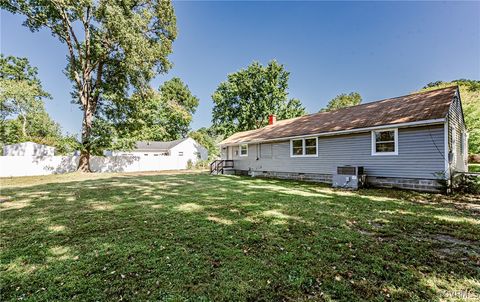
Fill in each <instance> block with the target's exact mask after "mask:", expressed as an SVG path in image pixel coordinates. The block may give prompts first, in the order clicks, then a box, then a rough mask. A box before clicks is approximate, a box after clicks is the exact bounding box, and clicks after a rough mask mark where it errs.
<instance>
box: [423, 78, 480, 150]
mask: <svg viewBox="0 0 480 302" xmlns="http://www.w3.org/2000/svg"><path fill="white" fill-rule="evenodd" d="M452 85H458V87H459V89H460V97H461V98H462V105H463V114H464V116H465V124H466V126H467V129H468V134H469V137H468V152H469V153H470V154H480V81H478V80H467V79H460V80H454V81H451V82H443V81H436V82H432V83H429V84H427V85H426V86H425V87H423V88H422V89H421V90H420V91H426V90H432V89H438V88H443V87H448V86H452Z"/></svg>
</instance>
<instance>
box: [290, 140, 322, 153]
mask: <svg viewBox="0 0 480 302" xmlns="http://www.w3.org/2000/svg"><path fill="white" fill-rule="evenodd" d="M317 145H318V139H317V138H316V137H309V138H299V139H292V140H291V141H290V156H291V157H309V156H310V157H311V156H317V155H318V153H317Z"/></svg>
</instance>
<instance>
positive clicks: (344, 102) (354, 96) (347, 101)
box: [320, 92, 362, 112]
mask: <svg viewBox="0 0 480 302" xmlns="http://www.w3.org/2000/svg"><path fill="white" fill-rule="evenodd" d="M361 102H362V96H361V95H360V94H359V93H358V92H350V93H349V94H346V93H342V94H339V95H337V96H336V97H334V98H333V99H332V100H330V102H328V104H327V107H325V108H323V109H321V110H320V112H327V111H333V110H337V109H340V108H346V107H350V106H355V105H359V104H360V103H361Z"/></svg>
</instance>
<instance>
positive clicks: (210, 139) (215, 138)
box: [188, 128, 223, 160]
mask: <svg viewBox="0 0 480 302" xmlns="http://www.w3.org/2000/svg"><path fill="white" fill-rule="evenodd" d="M188 136H189V137H191V138H193V139H194V140H195V141H196V142H197V143H199V144H200V145H202V146H204V147H205V148H206V149H207V150H208V159H209V160H213V159H217V158H218V157H219V156H220V149H219V147H218V143H219V142H220V141H221V140H222V139H223V136H220V135H216V134H215V132H214V131H213V129H211V128H200V129H198V130H196V131H192V132H190V133H189V134H188Z"/></svg>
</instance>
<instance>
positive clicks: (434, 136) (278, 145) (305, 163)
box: [233, 125, 446, 179]
mask: <svg viewBox="0 0 480 302" xmlns="http://www.w3.org/2000/svg"><path fill="white" fill-rule="evenodd" d="M444 142H445V140H444V127H443V125H432V126H421V127H412V128H399V129H398V145H399V146H400V149H398V150H399V153H398V156H372V155H371V148H372V147H371V146H372V143H371V133H370V132H363V133H356V134H345V135H335V136H324V137H319V138H318V147H317V153H318V156H317V157H293V158H292V157H291V141H290V140H284V141H279V142H272V143H270V144H271V146H272V154H271V157H269V158H264V157H260V159H259V160H257V154H256V153H255V148H253V149H252V148H251V146H255V144H252V145H251V146H249V151H250V152H249V154H248V157H239V156H238V155H237V156H235V157H234V158H233V159H234V160H235V169H238V170H244V171H248V170H251V171H273V172H296V173H320V174H322V173H324V174H333V173H335V171H336V167H337V166H345V165H353V166H363V167H365V172H366V174H367V175H369V176H377V177H405V178H423V179H435V178H437V176H436V175H437V174H438V173H439V172H443V171H445V156H446V155H445V152H444V150H445V145H444ZM266 144H267V143H262V150H263V147H264V145H266ZM233 148H234V153H236V154H239V153H237V152H239V147H238V146H234V147H233Z"/></svg>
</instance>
